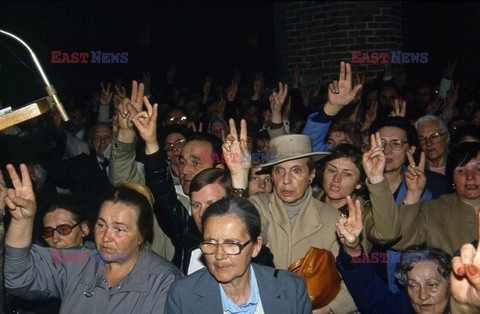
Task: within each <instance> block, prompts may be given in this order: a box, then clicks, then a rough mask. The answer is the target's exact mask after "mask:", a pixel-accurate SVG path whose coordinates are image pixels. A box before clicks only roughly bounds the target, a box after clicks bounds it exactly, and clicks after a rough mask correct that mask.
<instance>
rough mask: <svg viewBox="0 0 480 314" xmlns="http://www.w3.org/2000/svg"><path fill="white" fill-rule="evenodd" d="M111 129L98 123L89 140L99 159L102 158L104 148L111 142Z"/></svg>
mask: <svg viewBox="0 0 480 314" xmlns="http://www.w3.org/2000/svg"><path fill="white" fill-rule="evenodd" d="M112 135H113V132H112V129H111V128H110V127H108V126H106V125H100V126H98V127H97V128H96V129H95V132H94V133H93V137H92V139H91V140H90V146H91V147H92V148H93V150H94V151H95V153H96V154H97V156H98V157H100V158H101V159H104V158H105V156H104V155H103V154H104V153H105V149H107V147H108V145H110V144H111V143H112Z"/></svg>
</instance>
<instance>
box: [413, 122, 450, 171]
mask: <svg viewBox="0 0 480 314" xmlns="http://www.w3.org/2000/svg"><path fill="white" fill-rule="evenodd" d="M415 128H416V129H417V132H418V142H419V143H420V148H421V149H422V151H423V152H424V153H425V156H426V157H427V165H428V169H429V170H430V171H434V172H438V173H440V174H443V175H444V174H445V167H446V164H447V155H448V142H449V141H450V133H448V126H447V124H446V123H445V121H444V120H443V119H442V118H440V117H437V116H433V115H426V116H423V117H421V118H420V119H418V120H417V122H415Z"/></svg>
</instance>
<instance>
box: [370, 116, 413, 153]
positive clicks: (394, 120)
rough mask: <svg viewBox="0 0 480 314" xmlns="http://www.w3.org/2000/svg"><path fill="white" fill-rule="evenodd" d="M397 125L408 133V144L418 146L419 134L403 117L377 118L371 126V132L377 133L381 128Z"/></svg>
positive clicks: (396, 126)
mask: <svg viewBox="0 0 480 314" xmlns="http://www.w3.org/2000/svg"><path fill="white" fill-rule="evenodd" d="M384 127H395V128H399V129H402V130H403V131H404V132H405V133H406V135H407V141H408V145H410V146H416V147H418V135H417V130H416V129H415V127H414V126H413V125H412V124H411V123H410V122H409V121H408V120H407V119H405V118H403V117H386V118H384V119H377V120H376V121H375V122H374V123H373V124H372V126H371V127H370V134H375V132H378V130H380V129H381V128H384Z"/></svg>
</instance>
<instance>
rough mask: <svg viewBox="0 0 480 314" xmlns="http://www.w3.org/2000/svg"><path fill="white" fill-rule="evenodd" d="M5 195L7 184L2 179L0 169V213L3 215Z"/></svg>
mask: <svg viewBox="0 0 480 314" xmlns="http://www.w3.org/2000/svg"><path fill="white" fill-rule="evenodd" d="M6 196H7V185H6V184H5V180H4V179H3V174H2V171H0V214H1V215H2V216H3V215H5V206H6V204H5V197H6Z"/></svg>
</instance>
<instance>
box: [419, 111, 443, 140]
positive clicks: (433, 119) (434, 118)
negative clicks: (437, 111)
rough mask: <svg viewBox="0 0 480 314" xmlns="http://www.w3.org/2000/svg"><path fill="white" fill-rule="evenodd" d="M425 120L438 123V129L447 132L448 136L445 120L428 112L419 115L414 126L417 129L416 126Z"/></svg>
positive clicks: (425, 121)
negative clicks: (424, 114)
mask: <svg viewBox="0 0 480 314" xmlns="http://www.w3.org/2000/svg"><path fill="white" fill-rule="evenodd" d="M427 122H434V123H436V124H438V126H439V127H440V130H442V132H445V133H447V136H448V137H449V133H448V126H447V123H446V122H445V120H443V119H442V118H440V117H438V116H434V115H430V114H429V115H426V116H423V117H420V118H419V119H418V120H417V121H416V122H415V128H416V129H417V130H418V128H419V127H420V126H421V125H422V124H424V123H427Z"/></svg>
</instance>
